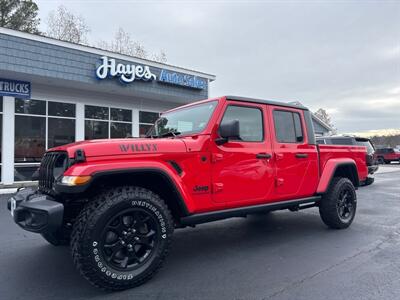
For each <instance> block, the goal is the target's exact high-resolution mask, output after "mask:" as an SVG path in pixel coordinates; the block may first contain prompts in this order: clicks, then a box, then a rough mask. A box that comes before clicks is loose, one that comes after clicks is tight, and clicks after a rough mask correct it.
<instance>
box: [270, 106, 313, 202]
mask: <svg viewBox="0 0 400 300" xmlns="http://www.w3.org/2000/svg"><path fill="white" fill-rule="evenodd" d="M290 118H293V119H290ZM269 120H270V124H271V127H272V129H271V140H272V145H273V149H274V158H275V166H276V178H275V195H274V198H275V199H277V200H285V199H295V198H302V197H307V196H312V195H313V194H314V193H315V191H316V188H317V185H318V178H319V169H318V152H317V148H316V146H315V145H309V144H308V140H307V134H306V133H307V131H306V130H307V129H306V127H305V125H304V124H305V120H304V118H303V112H302V110H300V109H298V110H297V109H293V108H282V107H276V106H269ZM286 121H287V123H286V125H287V126H286V127H285V126H282V125H279V124H280V123H283V122H286ZM296 121H297V122H296ZM291 122H292V124H297V125H298V130H296V129H293V128H292V127H291V126H289V124H290V123H291ZM278 126H280V127H278ZM295 127H296V125H295ZM290 130H294V135H295V137H296V134H301V135H302V138H303V139H302V140H301V141H300V140H296V138H295V139H294V140H290V136H291V135H290V134H287V132H289V131H290ZM279 133H282V134H281V135H282V136H283V137H282V136H281V137H280V136H279Z"/></svg>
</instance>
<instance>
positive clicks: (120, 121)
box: [85, 105, 132, 140]
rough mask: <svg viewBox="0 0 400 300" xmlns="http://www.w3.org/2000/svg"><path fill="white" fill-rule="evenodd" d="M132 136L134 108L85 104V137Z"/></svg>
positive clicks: (88, 138) (87, 138)
mask: <svg viewBox="0 0 400 300" xmlns="http://www.w3.org/2000/svg"><path fill="white" fill-rule="evenodd" d="M131 136H132V110H130V109H122V108H113V107H111V108H109V107H102V106H92V105H85V139H86V140H92V139H107V138H126V137H131Z"/></svg>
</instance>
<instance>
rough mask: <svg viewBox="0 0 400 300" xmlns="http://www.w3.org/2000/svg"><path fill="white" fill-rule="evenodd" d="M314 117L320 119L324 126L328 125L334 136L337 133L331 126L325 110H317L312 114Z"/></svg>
mask: <svg viewBox="0 0 400 300" xmlns="http://www.w3.org/2000/svg"><path fill="white" fill-rule="evenodd" d="M314 116H316V117H317V118H318V119H320V120H321V121H322V122H324V123H325V124H327V125H329V126H330V127H331V128H332V134H336V133H337V129H336V127H335V126H334V125H333V124H332V121H331V117H330V116H329V114H328V112H327V111H326V110H325V109H323V108H320V109H318V110H317V111H316V112H315V113H314Z"/></svg>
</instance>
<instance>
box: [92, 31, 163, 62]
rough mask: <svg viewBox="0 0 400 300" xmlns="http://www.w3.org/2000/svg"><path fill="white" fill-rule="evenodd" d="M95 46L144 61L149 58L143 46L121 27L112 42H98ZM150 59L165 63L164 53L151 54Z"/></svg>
mask: <svg viewBox="0 0 400 300" xmlns="http://www.w3.org/2000/svg"><path fill="white" fill-rule="evenodd" d="M97 46H98V47H99V48H102V49H105V50H108V51H112V52H117V53H121V54H126V55H130V56H135V57H139V58H145V59H147V58H149V54H148V52H147V50H146V48H145V47H144V45H143V44H141V43H140V42H138V41H135V40H133V39H132V37H131V35H130V34H129V33H128V32H126V31H125V30H124V29H123V28H122V27H119V28H118V30H117V32H116V33H115V36H114V39H113V40H112V41H109V42H107V41H99V42H98V43H97ZM150 59H152V60H155V61H158V62H163V63H164V62H166V61H167V55H166V54H165V52H164V51H160V53H159V54H152V55H151V56H150Z"/></svg>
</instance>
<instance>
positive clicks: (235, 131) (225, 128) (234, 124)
mask: <svg viewBox="0 0 400 300" xmlns="http://www.w3.org/2000/svg"><path fill="white" fill-rule="evenodd" d="M218 133H219V136H220V138H218V139H216V140H215V142H216V143H217V145H222V144H225V143H226V142H228V141H229V140H230V139H236V140H240V126H239V120H233V121H230V122H227V123H225V124H221V125H220V126H219V130H218Z"/></svg>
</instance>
